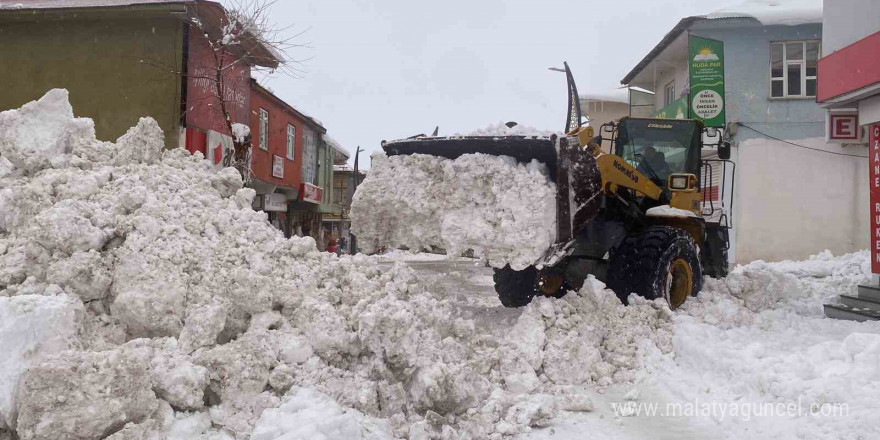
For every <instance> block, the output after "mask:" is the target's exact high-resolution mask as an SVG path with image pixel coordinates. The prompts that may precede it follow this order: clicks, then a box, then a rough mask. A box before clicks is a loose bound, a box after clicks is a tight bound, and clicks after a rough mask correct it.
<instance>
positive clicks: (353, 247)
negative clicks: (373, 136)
mask: <svg viewBox="0 0 880 440" xmlns="http://www.w3.org/2000/svg"><path fill="white" fill-rule="evenodd" d="M360 154H361V147H360V145H358V147H357V150H355V152H354V172H353V173H352V175H351V178H352V185H351V186H352V190H351V196H352V197H354V193H355V191H357V187H358V184H359V183H360V180H361V179H360V177H361V174H360V171H358V158H359V156H360ZM349 235H350V236H351V243H350V244H349V246H351V254H352V255H354V254H356V253H357V249H358V248H357V237H356V236H355V235H354V234H349Z"/></svg>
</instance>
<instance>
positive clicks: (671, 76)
mask: <svg viewBox="0 0 880 440" xmlns="http://www.w3.org/2000/svg"><path fill="white" fill-rule="evenodd" d="M661 65H663V64H661ZM663 66H664V67H663V68H662V69H659V70H658V71H657V79H656V83H655V88H654V90H653V92H654V111H657V110H660V109H661V108H663V107H666V102H665V99H666V85H667V84H669V82H670V81H675V99H678V97H679V96H681V91H682V90H684V87H685V85H686V84H687V81H688V70H687V64H686V63H684V62H682V63H681V66H676V67H673V66H669V65H663Z"/></svg>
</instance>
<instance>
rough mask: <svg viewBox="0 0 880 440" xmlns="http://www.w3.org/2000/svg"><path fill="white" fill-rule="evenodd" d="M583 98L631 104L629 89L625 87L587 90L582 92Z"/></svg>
mask: <svg viewBox="0 0 880 440" xmlns="http://www.w3.org/2000/svg"><path fill="white" fill-rule="evenodd" d="M580 98H581V99H590V100H593V101H608V102H621V103H624V104H629V91H628V90H627V89H625V88H619V89H611V90H606V91H604V92H587V93H581V94H580Z"/></svg>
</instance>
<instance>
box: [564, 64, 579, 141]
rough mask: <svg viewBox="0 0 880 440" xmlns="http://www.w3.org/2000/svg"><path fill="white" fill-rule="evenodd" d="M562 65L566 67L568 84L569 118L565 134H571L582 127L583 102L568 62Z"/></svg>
mask: <svg viewBox="0 0 880 440" xmlns="http://www.w3.org/2000/svg"><path fill="white" fill-rule="evenodd" d="M562 64H564V65H565V79H566V80H567V82H568V118H567V119H566V121H565V132H566V133H571V131H572V130H573V129H575V128H578V127H580V126H581V100H580V97H578V91H577V86H576V85H575V84H574V76H573V75H572V74H571V69H569V68H568V61H563V63H562Z"/></svg>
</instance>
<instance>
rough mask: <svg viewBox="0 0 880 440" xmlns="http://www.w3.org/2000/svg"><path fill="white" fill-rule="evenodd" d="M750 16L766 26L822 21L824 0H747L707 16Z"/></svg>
mask: <svg viewBox="0 0 880 440" xmlns="http://www.w3.org/2000/svg"><path fill="white" fill-rule="evenodd" d="M739 17H750V18H754V19H756V20H758V21H760V22H761V24H763V25H765V26H770V25H775V24H781V25H789V26H794V25H799V24H807V23H822V0H747V1H745V2H742V3H740V4H738V5H735V6H728V7H724V8H721V9H718V10H716V11H714V12H712V13H710V14H708V15H707V16H706V18H710V19H712V18H739Z"/></svg>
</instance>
